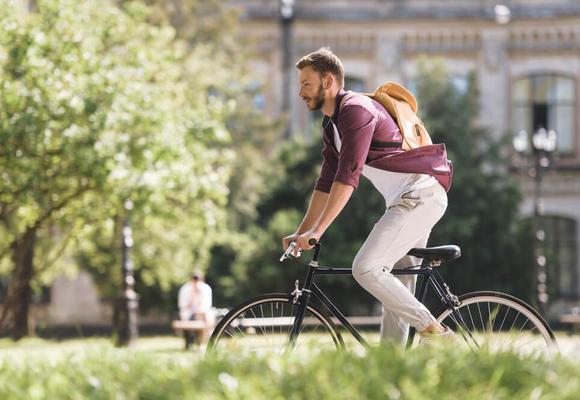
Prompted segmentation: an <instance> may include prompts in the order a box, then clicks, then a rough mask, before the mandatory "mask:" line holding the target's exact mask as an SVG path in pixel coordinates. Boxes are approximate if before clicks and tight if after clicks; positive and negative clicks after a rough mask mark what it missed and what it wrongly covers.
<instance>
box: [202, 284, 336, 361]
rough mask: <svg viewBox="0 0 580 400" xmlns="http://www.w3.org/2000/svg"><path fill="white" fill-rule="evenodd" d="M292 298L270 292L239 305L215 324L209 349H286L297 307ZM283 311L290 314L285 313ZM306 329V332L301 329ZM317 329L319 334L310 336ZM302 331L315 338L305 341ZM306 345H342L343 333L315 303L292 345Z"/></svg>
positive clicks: (309, 306) (316, 346)
mask: <svg viewBox="0 0 580 400" xmlns="http://www.w3.org/2000/svg"><path fill="white" fill-rule="evenodd" d="M292 300H293V299H292V297H291V296H290V295H289V294H287V293H270V294H265V295H262V296H258V297H254V298H252V299H249V300H247V301H245V302H243V303H241V304H239V305H238V306H236V307H235V308H234V309H232V310H231V311H230V312H229V313H227V314H226V315H225V316H224V317H223V318H222V319H221V321H220V322H219V323H218V324H217V325H216V327H215V329H214V331H213V333H212V335H211V337H210V340H209V343H208V350H216V349H217V348H220V347H226V348H229V349H232V348H239V349H241V350H243V351H249V352H263V351H268V350H269V351H274V352H283V351H286V350H287V348H288V343H289V337H290V333H289V331H290V328H291V326H292V322H293V319H294V316H295V314H296V311H297V308H298V305H297V304H293V303H292ZM268 304H269V305H270V311H269V312H268V309H267V308H266V312H264V308H265V305H268ZM258 310H259V311H258ZM284 310H287V311H288V312H289V314H288V315H286V314H285V313H284ZM246 313H247V315H246ZM316 321H318V322H316ZM256 327H257V328H258V329H256ZM252 328H253V329H252ZM306 328H308V331H307V332H304V329H306ZM311 328H314V329H311ZM319 328H321V330H320V331H319V332H320V333H322V337H317V336H313V335H314V334H315V333H316V331H317V330H318V329H319ZM305 333H308V334H310V339H315V340H310V341H308V340H304V337H305V335H304V334H305ZM272 338H273V339H272ZM319 339H320V340H319ZM228 342H229V343H228ZM306 344H309V345H310V346H309V347H310V348H314V347H315V348H317V349H324V348H328V347H332V348H337V349H342V348H344V342H343V339H342V336H341V334H340V332H339V331H338V330H337V328H336V326H335V324H334V323H333V321H332V320H331V319H330V318H328V317H327V316H326V314H325V313H323V312H322V311H321V310H320V309H319V308H318V307H317V306H315V305H314V304H309V305H308V306H307V311H306V313H305V316H304V324H303V326H302V330H301V334H299V335H298V338H297V341H296V344H295V346H294V348H295V349H300V348H301V347H304V346H305V345H306ZM331 344H332V346H331Z"/></svg>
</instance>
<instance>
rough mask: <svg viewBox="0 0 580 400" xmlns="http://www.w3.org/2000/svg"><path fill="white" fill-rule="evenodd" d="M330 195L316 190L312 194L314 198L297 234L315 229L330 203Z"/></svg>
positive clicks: (311, 199)
mask: <svg viewBox="0 0 580 400" xmlns="http://www.w3.org/2000/svg"><path fill="white" fill-rule="evenodd" d="M328 196H329V195H328V193H326V192H323V191H320V190H315V191H314V192H312V197H311V198H310V204H309V205H308V211H306V215H305V216H304V219H303V220H302V223H301V224H300V226H299V227H298V231H297V232H296V233H298V234H302V233H304V232H306V231H308V230H310V229H312V228H313V227H314V225H315V224H316V222H317V221H318V219H319V218H320V216H321V214H322V211H324V208H325V207H326V203H327V201H328Z"/></svg>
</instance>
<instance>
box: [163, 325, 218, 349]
mask: <svg viewBox="0 0 580 400" xmlns="http://www.w3.org/2000/svg"><path fill="white" fill-rule="evenodd" d="M171 328H172V329H173V330H174V331H181V332H183V338H184V339H185V348H186V349H189V348H190V347H191V345H192V344H193V342H194V340H193V338H194V336H195V338H199V337H200V335H201V334H202V333H203V331H204V330H206V329H209V330H210V335H211V330H212V329H213V328H214V326H213V325H212V324H208V323H207V322H206V321H196V320H193V321H181V320H175V321H172V322H171ZM191 334H194V336H192V335H191Z"/></svg>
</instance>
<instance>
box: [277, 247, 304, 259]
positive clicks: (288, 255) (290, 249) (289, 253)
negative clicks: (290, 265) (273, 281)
mask: <svg viewBox="0 0 580 400" xmlns="http://www.w3.org/2000/svg"><path fill="white" fill-rule="evenodd" d="M295 248H296V242H290V244H289V245H288V249H286V251H285V252H284V254H282V257H280V262H284V261H285V260H287V259H288V258H298V257H300V254H301V253H302V252H298V255H297V256H294V255H293V254H292V253H293V252H294V249H295Z"/></svg>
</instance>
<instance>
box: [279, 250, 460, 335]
mask: <svg viewBox="0 0 580 400" xmlns="http://www.w3.org/2000/svg"><path fill="white" fill-rule="evenodd" d="M319 252H320V244H317V245H316V247H315V253H314V257H313V258H312V261H310V263H309V264H308V271H307V273H306V277H305V279H304V286H303V287H302V289H300V291H301V294H300V299H299V301H300V304H299V307H298V311H297V313H296V319H295V320H294V324H293V325H292V329H291V330H290V344H291V346H293V345H294V344H295V343H296V339H297V337H298V335H299V333H300V331H301V328H302V321H303V320H304V314H305V312H306V307H307V306H308V303H309V302H310V297H311V295H312V293H314V295H315V296H316V297H317V298H318V299H319V300H320V302H321V303H322V304H324V306H325V307H326V309H327V310H328V311H330V312H331V313H332V314H333V315H334V316H335V317H336V318H337V319H338V320H339V321H340V322H341V323H342V324H343V325H344V327H345V328H346V329H348V331H349V332H350V333H351V334H352V335H353V336H354V337H355V338H356V340H358V341H359V342H360V343H361V344H362V345H364V346H368V343H367V341H366V340H365V339H364V338H363V337H362V336H361V335H360V333H359V332H358V331H357V329H356V328H355V327H354V326H353V325H352V324H351V323H350V322H349V321H348V320H347V318H346V317H345V316H344V314H343V313H342V312H341V311H340V310H339V309H338V308H337V307H336V306H335V305H334V303H333V302H332V301H331V300H330V299H329V298H328V297H327V296H326V295H325V294H324V293H323V292H322V290H321V289H320V288H319V287H318V286H317V285H316V284H315V283H314V277H315V276H317V275H351V274H352V269H351V268H334V267H320V266H318V255H319ZM391 273H392V274H393V275H420V276H421V277H422V279H421V283H420V286H419V290H417V291H416V294H415V297H416V298H417V300H419V301H420V302H421V303H423V302H424V301H425V297H426V296H427V289H428V286H431V288H432V289H433V291H434V292H435V294H436V296H437V297H438V298H439V300H440V301H441V304H443V305H445V306H447V307H449V308H450V309H452V311H453V312H455V307H453V305H452V304H451V301H450V299H449V298H448V295H449V294H450V293H449V292H448V290H447V289H446V288H445V282H444V281H443V278H441V275H439V273H438V272H437V271H436V270H434V269H433V268H432V267H430V266H425V265H419V266H416V267H411V268H404V269H402V268H396V269H393V270H392V271H391ZM414 337H415V329H414V328H412V327H411V328H410V330H409V337H408V339H407V346H410V345H411V344H412V343H413V340H414Z"/></svg>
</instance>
